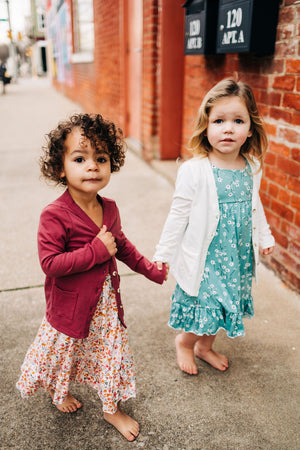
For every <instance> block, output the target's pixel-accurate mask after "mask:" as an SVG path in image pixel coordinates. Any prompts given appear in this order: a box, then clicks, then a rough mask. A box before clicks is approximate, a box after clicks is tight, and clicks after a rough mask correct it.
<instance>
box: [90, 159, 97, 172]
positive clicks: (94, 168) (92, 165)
mask: <svg viewBox="0 0 300 450" xmlns="http://www.w3.org/2000/svg"><path fill="white" fill-rule="evenodd" d="M88 169H89V170H98V165H97V162H96V161H94V160H93V159H91V160H90V161H89V166H88Z"/></svg>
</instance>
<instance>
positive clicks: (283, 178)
mask: <svg viewBox="0 0 300 450" xmlns="http://www.w3.org/2000/svg"><path fill="white" fill-rule="evenodd" d="M265 173H266V177H267V178H268V179H269V180H272V181H273V182H274V183H276V184H279V185H280V186H282V187H285V186H286V183H287V179H288V177H287V175H286V174H284V173H283V172H281V171H280V170H278V169H275V168H274V167H268V166H267V167H266V168H265Z"/></svg>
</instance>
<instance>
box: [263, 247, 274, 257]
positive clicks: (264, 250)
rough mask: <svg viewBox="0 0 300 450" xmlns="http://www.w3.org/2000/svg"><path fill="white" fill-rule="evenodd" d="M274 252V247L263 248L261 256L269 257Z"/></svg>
mask: <svg viewBox="0 0 300 450" xmlns="http://www.w3.org/2000/svg"><path fill="white" fill-rule="evenodd" d="M273 250H274V247H269V248H264V249H263V251H262V254H263V255H270V254H271V253H272V252H273Z"/></svg>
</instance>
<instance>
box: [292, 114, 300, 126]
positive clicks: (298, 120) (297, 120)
mask: <svg viewBox="0 0 300 450" xmlns="http://www.w3.org/2000/svg"><path fill="white" fill-rule="evenodd" d="M291 124H292V125H297V126H298V125H300V113H297V112H293V115H292V120H291Z"/></svg>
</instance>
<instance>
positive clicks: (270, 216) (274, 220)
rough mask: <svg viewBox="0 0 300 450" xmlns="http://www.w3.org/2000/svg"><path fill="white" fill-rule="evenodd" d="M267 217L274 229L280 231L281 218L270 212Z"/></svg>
mask: <svg viewBox="0 0 300 450" xmlns="http://www.w3.org/2000/svg"><path fill="white" fill-rule="evenodd" d="M266 216H267V219H268V223H269V224H270V226H271V227H272V229H278V230H280V224H281V218H280V217H278V216H277V215H276V214H274V213H273V212H272V211H268V214H266ZM283 231H284V230H283ZM299 234H300V233H299Z"/></svg>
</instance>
